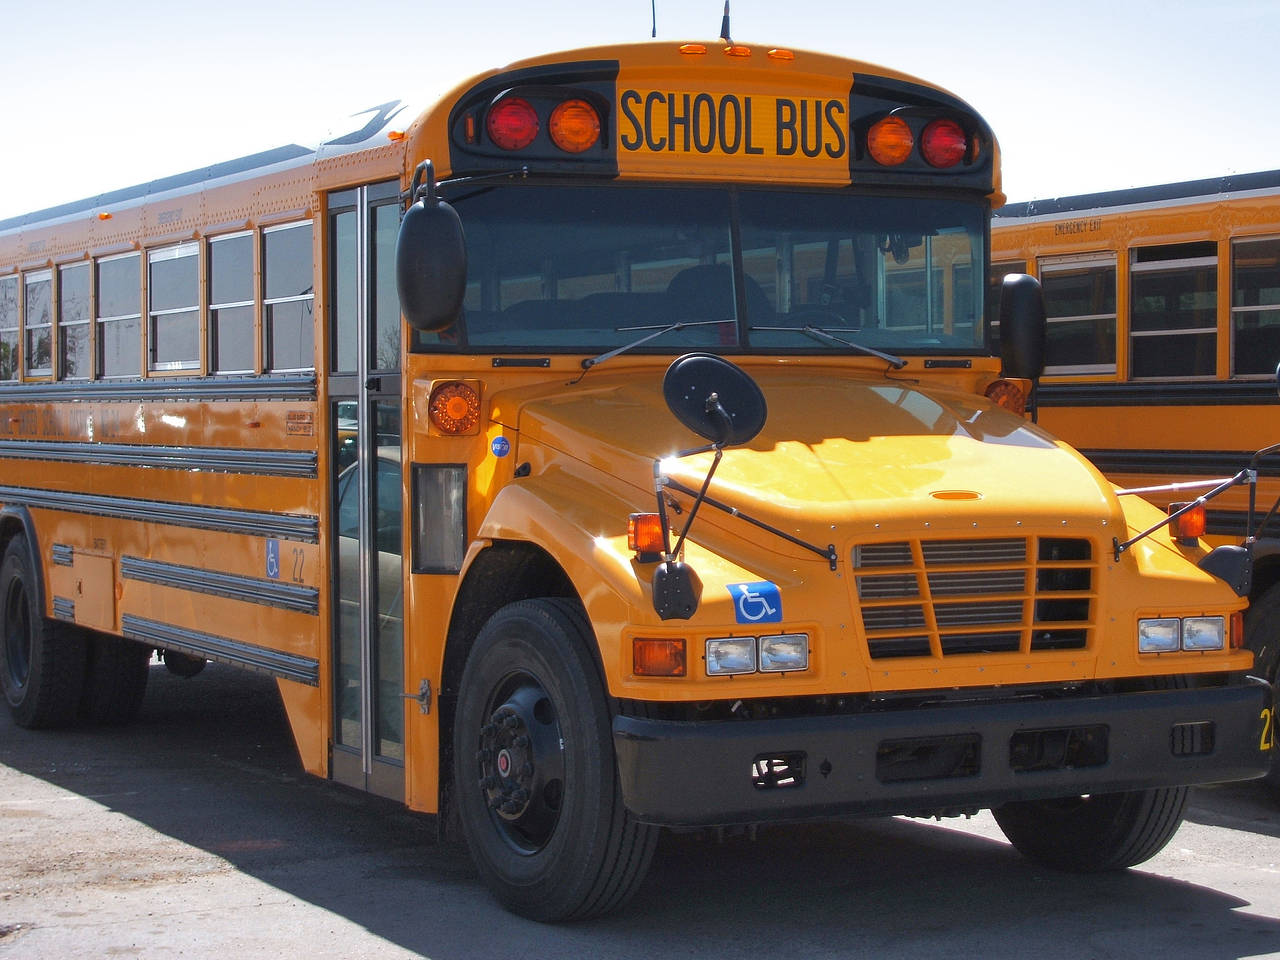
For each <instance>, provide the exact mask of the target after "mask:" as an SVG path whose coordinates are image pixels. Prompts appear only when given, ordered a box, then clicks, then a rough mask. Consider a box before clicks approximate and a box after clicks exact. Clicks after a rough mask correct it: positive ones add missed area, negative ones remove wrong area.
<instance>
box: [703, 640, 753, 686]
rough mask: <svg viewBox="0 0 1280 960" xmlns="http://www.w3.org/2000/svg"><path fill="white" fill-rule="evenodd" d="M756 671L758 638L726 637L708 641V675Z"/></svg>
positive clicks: (728, 674)
mask: <svg viewBox="0 0 1280 960" xmlns="http://www.w3.org/2000/svg"><path fill="white" fill-rule="evenodd" d="M755 672H756V638H755V637H724V638H721V639H716V640H708V641H707V676H710V677H726V676H732V675H733V674H736V673H755Z"/></svg>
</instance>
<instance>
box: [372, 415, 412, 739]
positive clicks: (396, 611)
mask: <svg viewBox="0 0 1280 960" xmlns="http://www.w3.org/2000/svg"><path fill="white" fill-rule="evenodd" d="M372 406H373V409H374V424H375V428H376V430H377V469H376V470H374V471H372V478H373V490H372V496H371V497H370V499H371V500H372V502H373V510H374V517H373V530H374V540H375V548H376V550H377V557H378V568H377V571H376V573H375V583H374V588H375V590H376V594H377V600H376V603H375V604H374V606H375V609H376V611H377V614H376V621H375V629H374V638H375V641H374V642H375V644H376V652H375V669H376V672H377V676H378V691H377V692H378V701H377V704H376V707H375V710H374V717H375V728H376V737H375V750H376V752H377V755H378V756H380V757H387V758H391V759H395V760H403V759H404V699H403V698H402V697H401V695H400V694H401V691H403V690H404V590H403V573H404V563H403V549H402V548H401V545H400V540H401V507H400V504H401V488H402V483H401V480H400V404H399V403H398V402H396V401H390V400H379V401H377V402H376V403H374V404H372Z"/></svg>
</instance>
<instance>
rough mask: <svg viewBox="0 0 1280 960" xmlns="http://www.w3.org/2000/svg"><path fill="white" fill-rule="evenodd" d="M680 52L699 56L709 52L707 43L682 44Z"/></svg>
mask: <svg viewBox="0 0 1280 960" xmlns="http://www.w3.org/2000/svg"><path fill="white" fill-rule="evenodd" d="M679 50H680V52H681V53H683V54H687V55H689V56H697V55H698V54H701V53H706V52H707V45H706V44H705V43H682V44H680V47H679Z"/></svg>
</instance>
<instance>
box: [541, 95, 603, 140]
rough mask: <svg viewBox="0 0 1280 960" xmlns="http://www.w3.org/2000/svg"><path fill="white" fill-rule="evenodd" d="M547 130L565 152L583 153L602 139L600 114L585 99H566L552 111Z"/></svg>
mask: <svg viewBox="0 0 1280 960" xmlns="http://www.w3.org/2000/svg"><path fill="white" fill-rule="evenodd" d="M547 132H548V133H550V134H551V142H552V143H554V144H555V145H556V146H557V147H559V148H560V149H561V150H563V151H565V153H582V151H584V150H587V149H589V148H590V147H593V146H595V145H596V143H597V142H599V140H600V116H599V115H598V114H597V113H596V109H595V107H593V106H591V104H589V103H587V101H585V100H566V101H565V102H564V103H561V104H557V106H556V108H555V109H554V110H552V111H551V119H550V120H549V121H547Z"/></svg>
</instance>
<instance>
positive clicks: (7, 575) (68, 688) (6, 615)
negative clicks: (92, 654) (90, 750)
mask: <svg viewBox="0 0 1280 960" xmlns="http://www.w3.org/2000/svg"><path fill="white" fill-rule="evenodd" d="M37 596H38V593H37V589H36V579H35V571H34V570H33V569H32V566H31V554H30V551H29V549H28V546H27V539H26V537H24V536H22V535H21V534H19V535H18V536H15V537H14V538H13V539H11V540H10V541H9V546H8V547H7V548H6V549H5V551H4V559H3V560H0V604H2V606H0V636H2V637H3V644H4V663H3V665H2V666H0V685H3V687H4V696H5V700H6V701H8V703H9V709H10V710H11V711H12V713H13V719H14V721H15V722H16V723H18V725H19V726H23V727H57V726H63V725H65V724H68V723H71V722H72V721H74V720H75V719H76V710H77V707H78V706H79V703H80V691H81V686H82V684H83V682H84V663H85V648H84V642H83V640H82V639H81V638H80V637H79V636H78V635H77V634H76V632H75V631H74V630H72V629H71V628H68V627H66V626H64V625H62V624H59V623H57V622H56V621H53V620H46V619H45V617H44V611H42V610H40V609H39V607H38V605H37Z"/></svg>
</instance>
